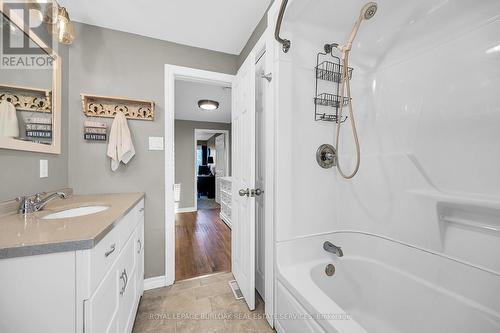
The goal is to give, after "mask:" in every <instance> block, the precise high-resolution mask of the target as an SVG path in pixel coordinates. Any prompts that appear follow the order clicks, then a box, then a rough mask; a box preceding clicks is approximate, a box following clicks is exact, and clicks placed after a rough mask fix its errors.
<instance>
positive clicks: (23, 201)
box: [17, 192, 67, 215]
mask: <svg viewBox="0 0 500 333" xmlns="http://www.w3.org/2000/svg"><path fill="white" fill-rule="evenodd" d="M44 194H45V193H37V194H35V195H32V196H21V197H19V198H17V201H19V209H18V210H17V211H18V213H19V214H23V215H25V214H29V213H34V212H38V211H40V210H42V209H43V207H45V205H46V204H48V203H49V202H50V201H52V200H54V199H55V198H61V199H66V198H67V195H66V193H64V192H55V193H52V194H50V195H48V196H46V197H45V198H42V195H44Z"/></svg>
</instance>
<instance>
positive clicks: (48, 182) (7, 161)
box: [0, 45, 69, 201]
mask: <svg viewBox="0 0 500 333" xmlns="http://www.w3.org/2000/svg"><path fill="white" fill-rule="evenodd" d="M58 52H59V55H60V56H61V62H62V80H61V82H62V94H61V131H62V133H61V148H62V149H61V154H60V155H52V154H40V153H32V152H23V151H14V150H7V149H0V201H6V200H10V199H13V198H15V197H17V196H20V195H23V194H32V193H36V192H42V191H49V190H56V189H59V188H63V187H67V186H68V84H69V61H68V60H69V53H68V48H67V47H65V46H62V45H59V50H58ZM41 159H45V160H48V163H49V177H48V178H40V162H39V161H40V160H41Z"/></svg>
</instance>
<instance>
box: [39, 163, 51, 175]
mask: <svg viewBox="0 0 500 333" xmlns="http://www.w3.org/2000/svg"><path fill="white" fill-rule="evenodd" d="M48 176H49V161H47V160H40V178H47V177H48Z"/></svg>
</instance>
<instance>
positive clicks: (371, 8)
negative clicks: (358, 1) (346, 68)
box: [338, 2, 378, 52]
mask: <svg viewBox="0 0 500 333" xmlns="http://www.w3.org/2000/svg"><path fill="white" fill-rule="evenodd" d="M377 7H378V5H377V3H376V2H368V3H367V4H366V5H364V6H363V7H362V8H361V12H360V13H359V17H358V19H357V20H356V23H354V27H353V28H352V32H351V35H350V36H349V39H348V40H347V43H346V45H342V46H341V47H338V48H339V49H340V50H341V51H342V52H348V51H350V50H351V48H352V43H353V42H354V38H355V37H356V35H357V33H358V30H359V26H360V25H361V22H363V20H369V19H371V18H372V17H374V16H375V13H376V12H377Z"/></svg>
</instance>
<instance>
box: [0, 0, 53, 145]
mask: <svg viewBox="0 0 500 333" xmlns="http://www.w3.org/2000/svg"><path fill="white" fill-rule="evenodd" d="M0 5H1V8H0V10H1V12H2V17H1V18H0V19H1V22H0V23H1V24H0V48H1V49H0V55H1V59H0V148H5V149H14V150H25V151H35V152H42V153H52V154H60V152H61V148H60V146H61V145H60V112H61V107H60V106H61V102H60V98H61V97H60V81H61V73H60V66H61V60H60V57H59V56H58V55H57V53H56V52H55V51H54V49H53V48H52V47H51V46H49V44H51V42H50V39H51V36H50V34H49V33H48V30H47V25H45V27H44V23H43V16H41V15H40V13H41V11H39V10H38V9H37V8H30V7H29V6H27V5H26V4H23V5H22V6H23V7H21V5H19V4H18V7H14V8H10V7H11V6H10V5H11V4H10V3H9V7H6V5H5V4H2V1H1V0H0ZM37 12H38V15H37ZM37 17H39V21H38V22H33V21H36V19H37ZM43 28H45V29H43ZM35 31H36V32H37V33H38V34H37V33H35ZM43 31H45V33H43ZM40 32H41V33H40ZM42 38H43V39H42Z"/></svg>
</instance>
